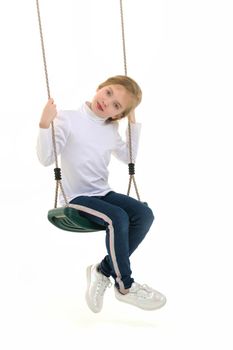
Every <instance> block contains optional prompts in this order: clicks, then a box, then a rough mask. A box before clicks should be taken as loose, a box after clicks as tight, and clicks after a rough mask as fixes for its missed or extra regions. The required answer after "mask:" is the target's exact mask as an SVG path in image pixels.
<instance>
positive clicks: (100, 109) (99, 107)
mask: <svg viewBox="0 0 233 350" xmlns="http://www.w3.org/2000/svg"><path fill="white" fill-rule="evenodd" d="M97 108H98V110H99V111H101V112H103V108H102V106H101V104H100V103H99V102H97Z"/></svg>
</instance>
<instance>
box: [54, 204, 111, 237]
mask: <svg viewBox="0 0 233 350" xmlns="http://www.w3.org/2000/svg"><path fill="white" fill-rule="evenodd" d="M48 220H49V221H50V222H51V223H52V224H53V225H55V226H56V227H58V228H60V229H61V230H65V231H73V232H95V231H104V230H106V228H105V226H101V225H98V224H96V223H94V222H91V221H89V220H88V219H86V218H85V217H83V216H81V215H80V214H79V211H78V210H77V209H74V208H71V207H61V208H54V209H51V210H49V212H48Z"/></svg>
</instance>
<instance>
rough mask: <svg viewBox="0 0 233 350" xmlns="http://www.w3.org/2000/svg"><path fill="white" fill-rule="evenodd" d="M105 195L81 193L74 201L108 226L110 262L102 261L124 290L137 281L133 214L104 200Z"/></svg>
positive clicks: (85, 211) (92, 216)
mask: <svg viewBox="0 0 233 350" xmlns="http://www.w3.org/2000/svg"><path fill="white" fill-rule="evenodd" d="M105 197H106V196H104V197H88V196H80V197H77V198H75V199H73V200H72V201H71V202H70V203H71V204H75V205H77V209H78V210H79V211H80V215H83V216H85V217H87V218H88V219H89V220H92V221H93V222H96V223H98V224H100V225H105V226H106V247H107V251H108V262H107V264H105V265H104V266H102V263H101V264H100V269H101V272H102V273H104V274H105V275H106V276H109V275H111V276H112V277H113V278H114V279H115V282H116V285H117V287H118V288H119V289H120V292H122V293H123V294H124V293H126V289H129V288H130V287H131V285H132V283H133V282H134V280H133V278H132V277H131V274H132V271H131V269H130V261H129V217H128V214H127V213H126V211H125V210H124V209H122V208H120V207H118V206H117V205H113V204H111V203H108V202H106V201H104V200H103V198H105ZM79 206H81V210H80V208H79Z"/></svg>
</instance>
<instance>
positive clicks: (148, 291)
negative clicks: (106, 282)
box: [114, 282, 166, 310]
mask: <svg viewBox="0 0 233 350" xmlns="http://www.w3.org/2000/svg"><path fill="white" fill-rule="evenodd" d="M114 290H115V296H116V298H117V299H118V300H120V301H123V302H125V303H128V304H132V305H134V306H137V307H139V308H141V309H144V310H155V309H159V308H161V307H162V306H164V305H165V304H166V297H165V296H164V295H163V294H161V293H159V292H157V291H156V290H154V289H152V288H150V287H148V286H147V285H146V284H143V285H141V284H139V283H136V282H133V284H132V286H131V288H130V289H129V292H128V293H127V294H122V293H120V292H119V291H118V289H117V288H116V287H115V288H114Z"/></svg>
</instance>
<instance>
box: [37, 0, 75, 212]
mask: <svg viewBox="0 0 233 350" xmlns="http://www.w3.org/2000/svg"><path fill="white" fill-rule="evenodd" d="M36 8H37V17H38V23H39V32H40V42H41V49H42V56H43V63H44V73H45V82H46V88H47V95H48V99H50V87H49V75H48V68H47V62H46V55H45V45H44V37H43V30H42V24H41V15H40V6H39V0H36ZM51 127H52V128H51V130H52V142H53V152H54V158H55V166H56V168H58V156H57V146H56V139H55V130H54V123H53V121H52V123H51ZM59 187H60V189H61V192H62V195H63V197H64V200H65V203H66V205H68V201H67V197H66V195H65V192H64V189H63V186H62V182H61V181H60V180H56V189H55V200H54V208H57V201H58V191H59Z"/></svg>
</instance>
